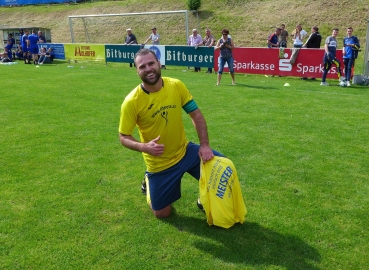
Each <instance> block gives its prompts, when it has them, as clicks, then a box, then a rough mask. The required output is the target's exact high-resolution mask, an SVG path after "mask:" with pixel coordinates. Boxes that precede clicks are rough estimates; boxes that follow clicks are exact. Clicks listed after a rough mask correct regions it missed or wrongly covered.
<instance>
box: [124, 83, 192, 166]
mask: <svg viewBox="0 0 369 270" xmlns="http://www.w3.org/2000/svg"><path fill="white" fill-rule="evenodd" d="M191 100H193V98H192V95H191V94H190V92H189V91H188V89H187V88H186V86H185V85H184V84H183V83H182V82H181V81H179V80H177V79H173V78H167V77H163V87H162V88H161V89H160V90H159V91H158V92H155V93H149V92H147V91H145V89H144V88H143V87H142V85H139V86H137V87H136V88H135V89H134V90H133V91H132V92H131V93H129V94H128V95H127V97H126V98H125V99H124V101H123V104H122V106H121V113H120V123H119V132H120V133H121V134H124V135H132V133H133V130H134V128H135V127H136V126H137V128H138V131H139V134H140V138H141V142H144V143H147V142H149V141H151V140H153V139H155V138H157V137H158V136H159V135H160V140H159V142H158V143H160V144H164V153H163V155H161V156H151V155H149V154H147V153H142V155H143V157H144V160H145V164H146V166H147V171H149V172H158V171H162V170H165V169H167V168H169V167H171V166H173V165H175V164H176V163H178V162H179V161H180V160H181V158H182V157H183V156H184V154H185V152H186V147H187V144H188V141H187V139H186V136H185V132H184V126H183V121H182V107H183V106H184V105H186V104H187V103H188V102H189V101H191Z"/></svg>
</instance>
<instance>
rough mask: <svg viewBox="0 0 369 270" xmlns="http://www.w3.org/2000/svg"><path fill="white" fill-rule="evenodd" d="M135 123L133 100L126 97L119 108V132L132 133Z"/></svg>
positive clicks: (135, 115) (135, 113) (135, 114)
mask: <svg viewBox="0 0 369 270" xmlns="http://www.w3.org/2000/svg"><path fill="white" fill-rule="evenodd" d="M136 123H137V112H136V106H135V104H134V100H130V99H128V98H126V99H125V100H124V101H123V104H122V106H121V109H120V121H119V133H121V134H123V135H132V133H133V130H134V128H135V126H136Z"/></svg>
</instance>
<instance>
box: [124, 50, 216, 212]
mask: <svg viewBox="0 0 369 270" xmlns="http://www.w3.org/2000/svg"><path fill="white" fill-rule="evenodd" d="M135 64H136V69H137V74H138V76H139V77H140V79H141V81H142V83H141V84H139V85H138V86H137V87H136V88H135V89H134V90H132V92H131V93H129V94H128V95H127V96H126V98H125V99H124V101H123V104H122V106H121V113H120V122H119V137H120V142H121V144H122V145H123V146H124V147H126V148H128V149H131V150H134V151H138V152H141V153H142V155H143V158H144V161H145V164H146V167H147V169H146V176H145V179H146V183H147V185H148V191H149V192H148V194H147V201H148V202H149V203H150V207H151V209H152V211H153V214H154V215H155V217H157V218H165V217H168V216H169V215H170V213H171V208H172V203H174V202H175V201H177V200H178V199H179V198H180V197H181V179H182V176H183V175H184V173H186V172H187V173H189V174H191V176H193V177H194V178H196V179H197V180H198V179H199V178H200V164H201V162H204V163H205V162H207V161H209V160H211V159H212V158H213V157H214V155H217V156H221V154H220V153H218V152H216V151H213V150H212V149H211V148H210V145H209V138H208V132H207V126H206V121H205V118H204V116H203V115H202V113H201V111H200V109H199V108H198V107H197V105H196V102H195V101H194V99H193V97H192V95H191V94H190V92H189V91H188V89H187V88H186V86H185V85H184V84H183V83H182V82H181V81H179V80H177V79H173V78H168V77H162V76H161V69H160V61H159V60H158V59H157V57H156V55H155V53H154V52H153V51H151V50H149V49H141V50H139V51H138V53H137V54H136V56H135ZM167 105H169V106H167ZM182 109H183V110H184V111H185V112H186V113H187V114H188V115H189V116H190V117H191V119H192V121H193V124H194V126H195V128H196V131H197V134H198V137H199V141H200V144H194V143H191V142H188V141H187V139H186V134H185V130H184V124H183V119H182ZM154 112H159V113H155V114H153V113H154ZM136 126H137V128H138V131H139V133H140V138H141V141H138V140H137V139H136V138H135V137H133V135H132V134H133V132H134V129H135V127H136Z"/></svg>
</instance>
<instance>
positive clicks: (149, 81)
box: [141, 68, 161, 85]
mask: <svg viewBox="0 0 369 270" xmlns="http://www.w3.org/2000/svg"><path fill="white" fill-rule="evenodd" d="M148 73H151V71H150V72H148ZM160 78H161V70H160V68H159V70H155V76H154V78H151V79H149V78H147V77H146V74H144V76H142V77H141V80H142V81H143V82H144V83H145V84H148V85H155V84H156V83H157V82H158V81H159V79H160Z"/></svg>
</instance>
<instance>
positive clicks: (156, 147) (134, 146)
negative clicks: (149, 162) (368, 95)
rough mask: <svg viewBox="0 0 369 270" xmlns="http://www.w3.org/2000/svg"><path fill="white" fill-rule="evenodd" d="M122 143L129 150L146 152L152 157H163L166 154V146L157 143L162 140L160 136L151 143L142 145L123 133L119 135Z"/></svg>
mask: <svg viewBox="0 0 369 270" xmlns="http://www.w3.org/2000/svg"><path fill="white" fill-rule="evenodd" d="M119 138H120V143H121V144H122V145H123V146H124V147H127V148H128V149H131V150H134V151H137V152H141V153H142V152H145V153H148V154H150V155H152V156H161V155H162V154H163V152H164V144H158V143H157V142H158V141H159V140H160V136H158V137H157V138H155V139H153V140H151V141H149V142H148V143H142V142H139V141H137V140H136V139H135V138H134V137H133V136H131V135H124V134H122V133H120V134H119Z"/></svg>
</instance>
